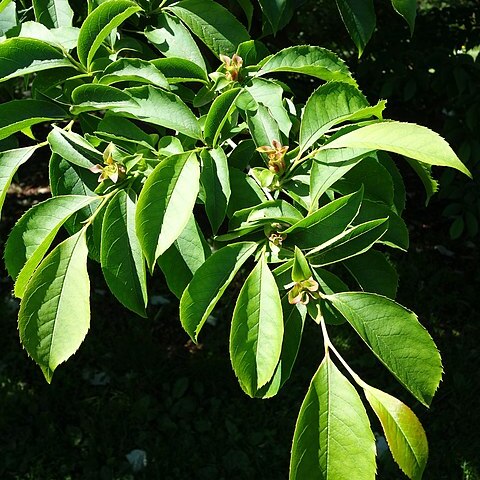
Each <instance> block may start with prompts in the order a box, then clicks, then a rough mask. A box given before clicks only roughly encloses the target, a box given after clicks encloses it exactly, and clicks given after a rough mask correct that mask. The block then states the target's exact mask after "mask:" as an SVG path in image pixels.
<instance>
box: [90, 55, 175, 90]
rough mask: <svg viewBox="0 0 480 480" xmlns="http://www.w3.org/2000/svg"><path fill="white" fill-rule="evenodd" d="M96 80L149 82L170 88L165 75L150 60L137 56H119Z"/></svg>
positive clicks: (104, 83)
mask: <svg viewBox="0 0 480 480" xmlns="http://www.w3.org/2000/svg"><path fill="white" fill-rule="evenodd" d="M98 82H99V83H101V84H102V85H111V84H112V83H118V82H140V83H147V84H148V83H151V84H152V85H155V86H157V87H162V88H166V89H167V90H168V89H169V88H170V87H169V84H168V80H167V79H166V77H165V75H164V74H163V73H162V72H161V71H160V70H159V69H158V68H157V67H156V66H155V65H154V64H153V63H151V62H147V61H146V60H140V59H139V58H121V59H120V60H117V61H116V62H113V63H111V64H110V65H109V66H108V67H107V68H106V69H105V70H104V71H103V74H102V75H101V77H100V78H99V79H98Z"/></svg>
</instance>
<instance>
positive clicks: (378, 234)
mask: <svg viewBox="0 0 480 480" xmlns="http://www.w3.org/2000/svg"><path fill="white" fill-rule="evenodd" d="M387 230H388V219H387V218H382V219H378V220H371V221H368V222H365V223H361V224H359V225H356V226H354V227H352V228H349V229H348V230H346V231H345V232H343V233H341V234H340V235H337V237H335V238H333V239H331V240H329V241H327V242H325V243H324V244H322V245H319V246H318V247H315V248H314V249H313V250H311V251H310V252H309V253H308V254H307V255H308V259H309V261H310V263H311V264H312V265H313V266H316V267H322V266H324V265H331V264H333V263H338V262H341V261H343V260H346V259H347V258H351V257H354V256H355V255H361V254H362V253H365V252H366V251H368V250H370V248H372V246H373V245H374V244H375V243H376V242H378V241H379V240H380V239H381V238H382V237H383V236H384V235H385V232H386V231H387Z"/></svg>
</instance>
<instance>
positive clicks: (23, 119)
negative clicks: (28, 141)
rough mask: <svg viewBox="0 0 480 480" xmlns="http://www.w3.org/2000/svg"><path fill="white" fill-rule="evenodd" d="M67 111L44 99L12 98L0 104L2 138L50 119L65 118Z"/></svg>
mask: <svg viewBox="0 0 480 480" xmlns="http://www.w3.org/2000/svg"><path fill="white" fill-rule="evenodd" d="M67 115H68V114H67V112H66V111H65V110H64V109H63V108H61V107H59V106H57V105H56V104H54V103H51V102H47V101H44V100H30V99H28V100H12V101H10V102H6V103H2V104H0V140H2V139H3V138H7V137H9V136H10V135H12V133H16V132H19V131H21V130H23V129H26V128H29V127H31V126H33V125H36V124H38V123H42V122H46V121H48V120H63V119H64V118H66V117H67Z"/></svg>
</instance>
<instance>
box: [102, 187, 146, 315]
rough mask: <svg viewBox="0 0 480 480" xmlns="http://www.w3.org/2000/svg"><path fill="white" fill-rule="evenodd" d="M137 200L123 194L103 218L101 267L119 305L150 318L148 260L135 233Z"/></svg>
mask: <svg viewBox="0 0 480 480" xmlns="http://www.w3.org/2000/svg"><path fill="white" fill-rule="evenodd" d="M136 206H137V205H136V198H135V194H134V193H133V192H129V193H127V192H125V190H120V191H119V192H118V193H117V194H116V195H115V196H114V197H113V198H112V199H111V200H110V201H109V202H108V206H107V209H106V211H105V216H104V217H103V226H102V242H101V256H100V258H101V263H102V271H103V275H104V277H105V280H106V282H107V285H108V287H109V288H110V290H111V292H112V293H113V294H114V295H115V297H116V298H117V299H118V301H119V302H121V303H122V304H123V305H124V306H125V307H127V308H128V309H130V310H132V312H135V313H137V314H138V315H140V316H142V317H146V316H147V315H146V312H145V306H146V304H147V301H148V294H147V277H146V270H145V260H144V258H143V255H142V249H141V247H140V242H139V241H138V238H137V234H136V233H135V211H136Z"/></svg>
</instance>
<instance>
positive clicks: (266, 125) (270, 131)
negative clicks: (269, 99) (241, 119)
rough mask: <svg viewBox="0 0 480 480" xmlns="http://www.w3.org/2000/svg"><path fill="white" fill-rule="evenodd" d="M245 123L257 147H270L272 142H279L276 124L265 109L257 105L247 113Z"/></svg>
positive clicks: (278, 131)
mask: <svg viewBox="0 0 480 480" xmlns="http://www.w3.org/2000/svg"><path fill="white" fill-rule="evenodd" d="M247 122H248V128H249V129H250V134H251V136H252V138H253V140H254V142H255V145H257V147H263V146H266V145H272V142H273V140H280V138H281V137H280V129H279V127H278V123H277V121H276V120H275V119H274V118H273V116H272V114H271V113H270V111H269V110H268V108H267V107H264V106H263V105H261V104H257V108H256V110H254V111H251V110H249V111H247Z"/></svg>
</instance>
